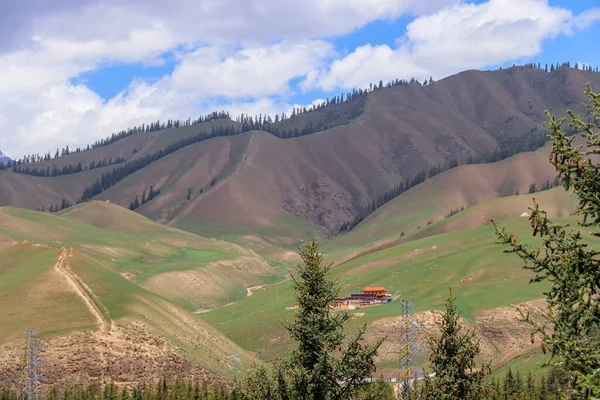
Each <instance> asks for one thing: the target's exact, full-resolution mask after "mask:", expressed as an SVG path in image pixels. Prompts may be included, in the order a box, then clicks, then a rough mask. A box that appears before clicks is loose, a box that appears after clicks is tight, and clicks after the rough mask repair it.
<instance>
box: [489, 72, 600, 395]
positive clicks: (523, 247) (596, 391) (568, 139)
mask: <svg viewBox="0 0 600 400" xmlns="http://www.w3.org/2000/svg"><path fill="white" fill-rule="evenodd" d="M586 95H587V96H588V97H589V99H590V103H589V104H587V105H586V106H587V107H588V108H590V116H591V118H592V119H593V122H585V121H584V120H583V119H582V118H581V117H579V116H576V115H575V114H573V112H572V111H570V110H568V111H567V112H568V114H569V115H570V118H571V122H570V123H569V127H570V128H572V129H574V130H576V131H581V132H582V135H581V136H582V137H583V138H584V139H585V140H586V142H587V143H586V144H587V150H586V151H585V152H583V151H582V146H574V145H573V139H574V136H569V135H568V134H567V132H565V130H563V128H562V126H563V124H564V122H565V120H566V118H556V117H555V116H554V115H551V114H550V113H548V112H547V114H548V116H549V120H548V121H547V122H546V123H545V126H546V127H547V128H549V129H550V130H551V133H550V135H549V137H550V139H552V142H553V147H552V152H551V153H550V157H549V160H550V163H552V164H553V165H554V166H555V168H556V170H557V172H558V175H559V177H560V178H561V179H562V182H563V186H564V188H565V189H566V190H573V191H574V193H575V195H576V196H577V197H578V206H577V209H576V211H575V213H576V214H578V215H580V216H583V218H582V221H578V223H579V225H581V226H583V227H591V228H595V229H598V228H600V197H599V196H598V193H600V162H598V161H597V160H595V161H594V160H593V159H592V158H593V155H596V154H600V132H598V128H600V126H599V123H598V121H600V94H597V93H594V92H593V91H592V89H591V87H590V85H589V84H588V85H586ZM533 203H534V204H533V207H530V210H531V216H530V218H529V219H530V222H531V227H532V230H533V235H534V236H536V235H537V234H538V233H539V235H540V237H541V238H542V244H541V248H532V247H530V246H528V245H527V244H525V243H523V242H517V240H516V236H515V235H514V234H510V233H509V232H507V230H506V227H502V228H500V227H499V226H498V225H497V224H496V223H495V222H494V226H495V229H496V233H497V235H498V242H499V243H505V244H510V246H511V247H510V248H509V249H507V250H505V252H508V253H516V254H517V255H518V256H519V257H521V258H522V259H523V260H524V262H525V265H524V268H525V269H529V270H531V271H533V272H535V274H536V276H535V277H534V278H533V279H532V280H531V282H541V281H548V282H549V283H550V289H549V290H546V291H545V292H544V295H545V297H546V300H547V302H548V306H549V307H548V312H547V313H545V314H544V323H542V324H536V323H535V322H533V321H532V320H531V319H530V318H529V315H524V319H525V320H526V321H529V322H530V323H531V324H532V325H533V331H532V333H533V334H534V335H538V334H539V335H541V338H542V340H541V348H542V351H543V352H546V351H547V349H549V351H550V353H551V355H552V357H551V363H555V362H556V363H560V364H561V365H562V367H563V368H564V369H565V370H566V371H567V373H568V374H569V378H570V380H571V385H572V391H571V392H570V393H569V395H570V396H571V397H572V398H582V399H588V398H595V397H599V396H600V332H599V329H600V252H598V251H595V250H591V249H589V247H588V244H586V243H585V239H586V238H585V236H584V234H583V233H582V232H581V231H575V230H572V229H568V225H559V224H555V223H553V222H552V221H551V220H550V219H548V217H547V213H546V212H545V211H543V210H540V207H539V204H538V203H537V202H536V201H535V199H534V201H533ZM492 222H493V220H492ZM592 235H594V236H600V231H598V230H596V232H594V233H592Z"/></svg>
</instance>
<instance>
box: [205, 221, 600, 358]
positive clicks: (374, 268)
mask: <svg viewBox="0 0 600 400" xmlns="http://www.w3.org/2000/svg"><path fill="white" fill-rule="evenodd" d="M568 220H570V219H565V220H562V221H568ZM560 221H561V220H560V219H559V222H560ZM571 221H572V220H571ZM506 224H507V225H508V227H509V229H510V230H511V231H513V232H515V233H516V234H517V237H518V238H527V240H528V241H529V242H530V243H532V244H536V243H539V238H537V237H536V238H532V237H531V229H530V227H529V225H528V221H527V219H526V218H512V219H509V220H507V221H506ZM434 225H435V224H434ZM432 227H433V226H432ZM495 240H496V238H495V235H494V232H493V228H492V226H491V225H486V226H483V227H479V228H475V229H469V230H463V231H457V232H450V233H444V234H439V235H435V236H429V237H425V238H421V239H416V240H413V241H409V242H406V243H403V244H400V245H397V246H394V247H391V248H388V249H385V250H381V251H378V252H376V253H373V254H370V255H368V256H365V257H360V258H357V259H354V260H351V261H349V262H346V263H344V264H341V265H339V266H337V267H335V268H334V269H333V271H332V277H334V278H337V279H338V280H339V283H340V286H341V289H342V293H343V294H349V293H355V292H357V291H359V290H361V289H362V288H363V287H365V286H372V285H373V286H379V285H381V286H385V287H386V288H388V289H390V292H391V293H397V294H399V295H401V297H402V298H409V299H414V300H416V304H415V312H419V311H424V310H439V309H441V308H442V307H443V303H444V299H445V297H446V295H447V290H448V288H449V287H452V288H453V293H454V294H455V295H456V297H457V303H458V306H459V308H460V309H461V311H462V313H463V316H464V317H465V318H466V319H467V320H469V321H471V322H473V321H474V320H475V318H476V317H477V316H478V315H479V314H480V313H481V312H482V311H483V310H487V309H493V308H496V307H501V306H510V305H516V304H518V303H521V302H524V301H528V300H532V299H536V298H541V297H543V294H542V293H543V291H544V290H545V289H546V288H547V287H548V285H547V284H544V283H538V284H530V283H529V280H530V279H531V278H532V277H533V274H532V273H531V272H530V271H527V270H524V269H523V268H522V265H523V263H522V261H521V260H520V259H519V258H518V257H516V256H515V255H512V254H504V253H503V247H502V246H500V245H497V244H495V243H494V242H495ZM594 244H595V246H597V247H600V246H598V244H599V242H594ZM468 278H473V280H472V281H466V280H467V279H468ZM294 303H295V299H294V293H293V291H292V288H291V285H290V283H289V282H287V283H284V284H282V285H279V286H276V287H271V288H267V290H265V291H260V292H258V293H256V294H255V295H254V296H252V297H249V298H245V299H243V300H242V301H240V302H238V303H236V304H235V305H231V306H229V307H224V308H218V309H215V310H213V311H211V312H208V313H205V314H202V315H201V316H202V318H204V319H205V320H206V321H208V322H209V323H211V324H212V325H213V326H215V327H217V328H218V329H219V330H221V331H222V332H224V333H225V334H226V335H227V336H228V337H230V338H232V339H233V340H234V341H235V342H236V343H239V344H240V345H241V346H242V347H244V348H246V349H249V350H252V351H257V352H258V353H259V354H261V355H262V356H263V357H264V358H265V359H272V358H275V357H276V356H278V355H279V354H281V352H282V351H284V350H286V349H288V348H289V346H290V345H291V342H290V341H289V339H288V338H287V334H286V332H285V330H284V329H283V328H282V327H281V326H280V324H279V323H277V322H276V321H278V320H281V319H282V318H286V317H287V318H293V313H294V312H293V311H287V310H285V307H290V306H293V305H294ZM359 311H360V312H361V313H362V312H364V313H365V315H364V316H362V317H360V318H355V319H353V320H351V321H350V322H349V328H350V329H353V328H355V327H357V326H359V325H362V324H364V323H367V324H369V323H372V322H374V321H376V320H379V319H382V318H388V317H398V316H400V315H401V312H402V310H401V307H400V304H399V303H398V302H396V303H390V304H386V305H382V306H378V307H372V308H367V309H362V310H359Z"/></svg>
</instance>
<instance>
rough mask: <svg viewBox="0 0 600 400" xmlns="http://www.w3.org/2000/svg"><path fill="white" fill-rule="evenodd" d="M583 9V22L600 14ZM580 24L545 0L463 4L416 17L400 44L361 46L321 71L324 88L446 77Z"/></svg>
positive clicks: (513, 54) (524, 53) (525, 51)
mask: <svg viewBox="0 0 600 400" xmlns="http://www.w3.org/2000/svg"><path fill="white" fill-rule="evenodd" d="M596 14H597V13H596V12H589V13H585V14H584V15H585V18H584V20H585V23H586V24H590V23H591V21H592V20H594V18H596V17H597V15H596ZM576 27H579V28H578V29H580V28H581V23H580V19H579V18H577V17H574V16H573V14H572V13H571V11H569V10H566V9H563V8H559V7H552V6H550V5H549V4H548V2H547V1H545V0H490V1H488V2H485V3H481V4H461V5H458V6H455V7H450V8H445V9H442V10H440V11H438V12H436V13H434V14H431V15H427V16H422V17H419V18H416V19H415V20H414V21H412V22H411V23H410V24H409V25H408V26H407V31H406V34H405V35H404V36H403V37H402V38H400V39H399V40H398V46H397V47H396V48H391V47H389V46H387V45H381V46H371V45H366V46H362V47H358V48H357V49H356V50H355V51H354V52H352V53H351V54H349V55H347V56H346V57H344V58H342V59H340V60H337V61H335V62H333V63H332V65H331V66H330V67H329V68H328V69H326V70H324V71H322V72H321V74H320V76H319V77H318V78H317V79H313V82H314V83H313V84H314V85H316V86H318V87H321V88H323V89H333V88H335V87H344V88H349V87H354V86H364V85H365V84H368V83H369V82H376V81H378V80H379V79H395V78H398V77H404V78H407V77H410V76H415V77H417V78H426V77H429V76H430V75H433V76H434V77H443V76H446V75H448V74H451V73H455V72H458V71H461V70H464V69H471V68H481V67H484V66H489V65H494V64H498V63H503V62H506V61H510V60H515V59H519V58H521V57H529V56H533V55H536V54H538V53H539V52H540V51H541V49H542V44H543V41H544V40H546V39H549V38H554V37H556V36H558V35H560V34H568V33H571V32H572V30H573V29H575V28H576Z"/></svg>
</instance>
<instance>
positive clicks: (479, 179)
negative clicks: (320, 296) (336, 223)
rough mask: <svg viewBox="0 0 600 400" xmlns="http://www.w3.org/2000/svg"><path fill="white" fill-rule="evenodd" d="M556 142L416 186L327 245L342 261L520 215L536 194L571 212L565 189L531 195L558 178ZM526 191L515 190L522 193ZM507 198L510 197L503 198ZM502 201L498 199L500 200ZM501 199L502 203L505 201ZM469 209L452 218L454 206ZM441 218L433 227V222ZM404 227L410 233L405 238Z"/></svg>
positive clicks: (552, 208) (558, 210) (557, 211)
mask: <svg viewBox="0 0 600 400" xmlns="http://www.w3.org/2000/svg"><path fill="white" fill-rule="evenodd" d="M550 149H551V147H550V145H546V146H544V147H543V148H542V149H540V150H538V151H536V152H528V153H521V154H517V155H515V156H513V157H509V158H507V159H506V160H503V161H500V162H497V163H492V164H475V165H463V166H459V167H457V168H454V169H451V170H449V171H446V172H442V173H441V174H439V175H437V176H435V177H433V178H431V179H429V180H427V181H425V182H423V183H421V184H419V185H417V186H415V187H414V188H412V189H410V190H408V191H406V192H404V193H403V194H401V195H400V196H398V197H397V198H395V199H393V200H392V201H390V202H389V203H387V204H386V205H384V206H383V207H381V208H379V209H378V210H376V211H375V212H374V213H372V214H371V215H370V216H369V217H368V218H367V219H366V220H365V221H363V222H362V223H361V224H360V225H358V226H357V227H356V228H355V229H354V230H352V231H351V232H349V233H347V234H345V235H341V236H338V237H336V238H335V239H334V240H333V241H331V242H328V243H327V244H326V245H325V247H326V249H327V251H328V252H329V253H332V252H337V253H338V254H336V256H335V257H334V258H335V260H336V262H339V261H341V260H344V259H347V258H348V257H352V256H355V255H356V254H359V253H361V252H363V251H371V249H374V248H378V247H379V246H384V247H387V246H389V245H390V244H397V243H400V242H401V241H403V240H404V239H406V238H409V239H411V240H412V239H417V238H420V237H424V236H431V235H435V234H440V233H445V232H452V231H458V230H462V229H468V228H475V227H478V226H483V225H485V224H487V223H489V218H490V216H494V217H495V218H498V219H507V218H511V217H517V216H519V214H521V213H522V212H524V211H527V207H528V206H531V204H532V203H531V198H532V197H536V198H537V199H538V200H539V201H540V202H541V203H542V204H543V205H544V208H545V209H547V210H548V211H549V212H550V214H551V215H553V216H566V215H568V214H569V212H570V211H572V210H573V207H574V204H573V201H574V199H573V198H572V196H569V195H568V194H567V193H566V192H565V191H564V190H563V189H562V188H557V189H552V190H546V191H542V192H536V193H534V194H528V190H529V186H530V184H531V183H535V184H536V186H537V187H538V188H541V187H542V186H543V185H544V184H545V183H546V182H551V183H552V182H553V181H554V178H555V177H556V171H555V169H554V167H553V166H552V165H551V164H550V163H548V153H549V152H550ZM517 192H518V193H520V195H515V194H516V193H517ZM501 197H507V198H504V199H502V200H497V199H498V198H501ZM500 201H501V203H498V202H500ZM498 204H501V206H499V205H498ZM463 207H464V208H465V211H462V212H460V213H458V214H457V215H455V216H454V217H452V218H446V217H447V216H448V215H449V214H450V212H451V211H452V210H459V209H461V208H463ZM434 222H439V223H437V224H433V225H431V226H429V225H428V224H431V223H434ZM401 232H404V233H405V234H406V236H404V237H403V238H402V239H401V238H400V234H401Z"/></svg>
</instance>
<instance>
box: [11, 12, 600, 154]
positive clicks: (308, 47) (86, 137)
mask: <svg viewBox="0 0 600 400" xmlns="http://www.w3.org/2000/svg"><path fill="white" fill-rule="evenodd" d="M4 3H8V4H4ZM0 7H1V9H0V13H2V15H3V19H4V20H6V21H8V22H7V24H3V25H2V26H0V132H5V133H3V134H2V136H1V139H2V148H0V149H1V150H3V151H4V152H5V153H10V154H11V155H17V156H18V155H21V154H23V153H25V152H32V151H35V152H45V151H47V150H48V149H50V148H55V147H57V146H59V147H63V146H65V145H66V144H69V145H71V146H73V145H84V144H86V143H89V142H93V141H94V140H96V139H98V138H99V137H102V136H105V135H107V134H110V133H111V132H114V131H118V130H120V129H123V128H126V127H128V126H132V125H137V124H140V123H142V122H148V121H150V120H155V119H157V118H160V119H166V118H187V117H189V116H192V117H194V116H196V115H198V114H200V113H206V112H210V111H213V110H215V109H217V110H218V109H223V108H225V109H227V110H229V111H230V112H232V114H234V115H237V114H238V113H241V112H243V113H245V114H259V113H262V114H265V113H270V114H275V113H278V114H280V113H281V112H286V113H289V112H290V111H291V108H292V107H294V106H296V107H297V106H298V105H297V104H293V102H292V94H293V93H290V92H291V91H293V88H290V81H291V80H300V84H299V86H298V89H299V90H303V91H308V90H311V89H313V88H315V87H319V88H323V89H335V88H339V87H341V88H352V87H356V86H363V87H364V86H365V85H368V83H370V82H376V81H379V79H384V80H386V79H394V78H397V77H411V76H417V77H428V76H429V75H433V76H434V77H436V78H437V77H440V76H445V75H447V74H449V73H452V72H456V71H459V70H462V69H465V68H477V67H481V66H485V65H490V64H494V63H499V62H505V61H508V60H514V59H516V58H520V57H526V56H531V55H534V54H536V53H538V52H539V51H540V49H541V45H542V42H543V40H545V39H546V38H551V37H555V36H556V35H559V34H564V33H570V32H572V31H575V30H577V29H582V28H583V27H585V26H588V25H590V24H592V23H593V22H595V21H597V20H599V19H600V9H592V10H588V11H587V12H585V13H583V14H581V15H580V16H579V17H578V20H577V23H575V18H574V17H573V16H572V15H571V13H570V12H569V11H568V10H564V9H560V8H556V7H551V6H549V5H548V3H547V2H546V1H544V0H490V1H488V2H487V3H482V4H477V5H476V4H465V3H463V2H461V0H256V1H254V0H253V1H247V0H198V1H190V0H173V1H170V2H164V1H162V0H129V1H126V2H125V1H122V0H89V1H85V2H82V1H78V0H54V1H53V2H50V3H48V2H47V1H45V0H22V1H19V2H3V3H2V6H0ZM407 13H408V14H414V15H417V17H416V19H415V20H414V21H413V22H412V23H411V24H409V26H408V29H407V31H406V34H405V35H404V36H403V37H402V38H401V39H400V40H399V42H398V45H397V46H396V47H393V48H392V47H389V46H386V45H377V44H376V43H373V44H367V45H364V46H360V47H358V48H356V49H351V50H352V52H351V53H350V54H348V55H346V56H344V57H343V58H339V59H336V57H339V56H338V55H337V54H336V53H335V51H334V47H333V45H332V44H331V42H330V41H329V40H328V39H330V38H332V37H337V36H342V35H345V34H348V33H350V32H353V31H355V30H356V29H357V28H359V27H361V26H364V25H365V24H367V23H369V22H372V21H374V20H381V19H388V20H393V19H395V18H397V17H398V16H401V15H405V14H407ZM169 52H174V53H175V54H176V62H177V65H176V68H175V69H174V71H173V73H172V74H170V75H167V76H164V77H162V78H160V79H158V80H157V81H156V82H154V83H149V82H144V81H134V82H131V84H130V85H129V86H128V87H127V88H125V89H124V90H123V91H122V92H121V93H119V94H118V95H117V96H115V97H114V98H112V99H109V100H108V101H105V100H103V99H101V98H100V97H99V96H98V95H97V94H96V93H94V92H92V91H91V90H89V89H88V88H87V87H85V86H84V85H83V84H80V85H73V84H71V83H70V82H71V79H72V78H74V77H76V76H78V75H80V74H82V73H84V72H87V71H91V70H96V69H98V68H101V67H102V66H103V65H107V64H108V65H110V64H112V63H137V62H141V63H146V64H157V63H160V62H162V59H161V57H162V56H163V55H164V54H165V53H169Z"/></svg>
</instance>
